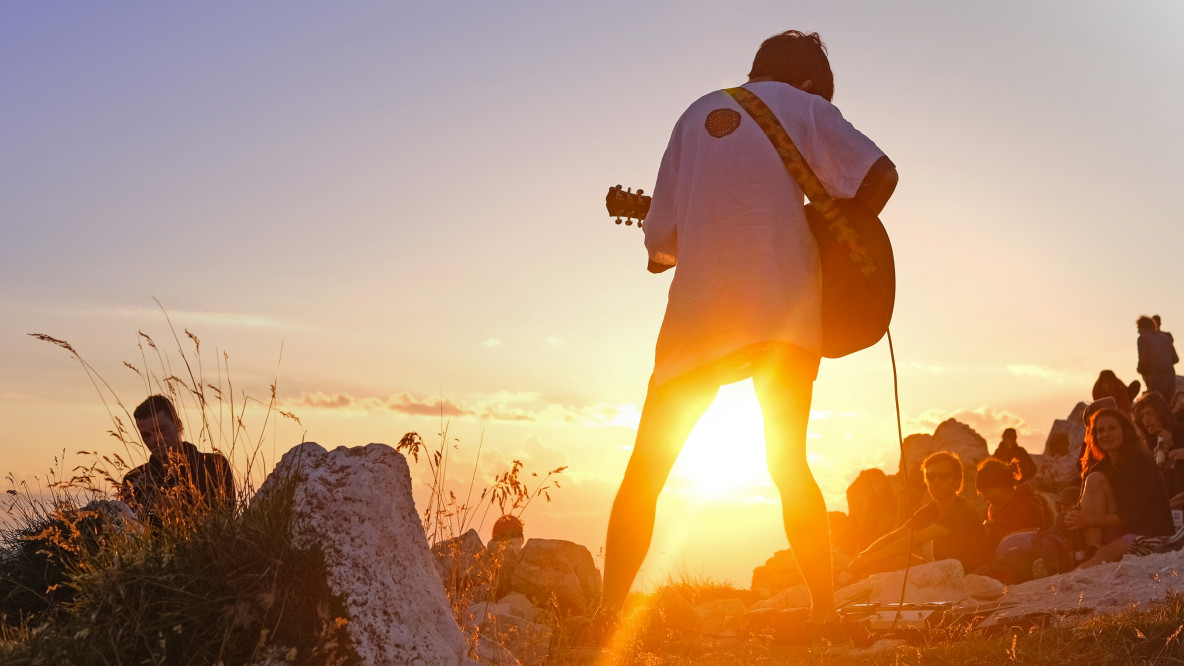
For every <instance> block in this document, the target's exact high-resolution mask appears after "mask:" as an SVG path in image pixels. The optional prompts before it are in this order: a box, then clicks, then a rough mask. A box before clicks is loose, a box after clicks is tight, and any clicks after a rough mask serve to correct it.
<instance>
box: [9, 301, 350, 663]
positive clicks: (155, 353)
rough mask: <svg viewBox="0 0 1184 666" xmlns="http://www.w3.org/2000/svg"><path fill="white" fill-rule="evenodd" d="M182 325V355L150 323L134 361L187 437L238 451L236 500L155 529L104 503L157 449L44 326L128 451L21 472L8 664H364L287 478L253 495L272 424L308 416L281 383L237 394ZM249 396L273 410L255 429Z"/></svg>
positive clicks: (13, 528) (15, 488) (12, 502)
mask: <svg viewBox="0 0 1184 666" xmlns="http://www.w3.org/2000/svg"><path fill="white" fill-rule="evenodd" d="M165 318H166V320H167V318H168V315H167V313H166V314H165ZM169 330H170V332H171V333H172V337H173V340H174V342H175V344H176V351H175V352H174V353H173V354H169V353H165V352H163V351H162V350H161V349H160V347H158V346H157V344H156V342H155V341H154V340H153V339H152V338H151V337H150V336H149V335H148V334H146V333H144V332H142V331H140V332H138V335H137V340H138V343H137V346H138V348H139V351H140V357H141V358H140V363H139V364H131V363H125V364H124V365H125V366H126V368H127V369H129V370H131V371H132V372H134V373H135V374H136V375H137V376H138V377H139V378H140V379H141V380H142V382H143V386H144V389H145V392H146V393H155V394H161V395H166V396H168V397H169V398H170V399H171V400H172V401H173V403H174V404H175V405H176V406H177V407H178V411H179V413H180V414H181V415H182V420H184V421H186V422H185V423H184V425H185V426H186V427H185V431H186V432H185V434H186V435H187V436H186V439H187V440H189V441H193V442H194V443H195V444H197V445H198V447H199V448H200V449H203V450H215V451H220V452H222V453H223V454H224V455H226V456H227V458H228V459H229V460H231V463H232V466H233V467H234V470H235V476H236V479H237V480H238V481H237V483H238V488H237V496H238V499H237V501H236V502H233V503H223V504H217V503H216V504H215V505H214V507H213V508H211V509H210V510H209V511H208V512H204V513H198V514H195V515H186V516H183V517H182V516H176V517H174V516H171V515H165V516H164V517H162V519H161V520H159V521H158V522H155V523H153V524H151V525H147V524H140V523H138V522H137V521H135V520H134V519H133V520H130V521H124V520H122V519H113V518H112V516H111V514H110V512H109V511H106V510H105V509H107V508H109V507H112V506H118V505H116V504H115V503H114V502H111V501H110V499H111V498H112V497H113V496H114V495H115V494H116V492H117V489H118V485H119V481H120V479H121V478H122V477H123V475H124V474H126V472H127V471H128V470H129V469H130V468H131V467H132V463H133V462H134V461H135V460H136V459H137V458H142V457H144V455H143V453H141V451H142V450H143V449H142V447H141V446H140V443H139V439H138V437H137V433H135V432H134V426H133V424H134V419H133V418H132V416H131V414H130V413H129V411H128V409H127V407H126V406H125V404H124V403H123V401H122V400H120V398H119V397H118V395H117V394H116V393H115V391H114V390H113V389H112V388H111V385H110V384H109V383H108V382H107V381H106V380H105V379H103V377H102V375H100V373H98V372H97V371H96V370H95V368H93V367H92V366H91V365H90V364H89V363H88V362H87V361H86V360H85V359H84V358H83V357H82V356H81V355H80V354H79V353H78V352H77V351H76V350H75V348H74V347H73V346H72V345H71V344H70V343H69V342H66V341H64V340H60V339H57V338H54V337H52V336H49V335H44V334H33V335H34V337H36V338H37V339H39V340H42V341H44V342H47V343H50V344H53V345H55V346H57V347H59V348H61V349H64V350H65V351H66V352H67V353H69V354H70V355H71V356H72V357H73V358H74V359H75V360H76V361H77V362H78V363H79V364H80V366H81V367H82V369H83V371H84V373H85V375H86V377H87V378H88V379H89V381H90V382H91V384H92V385H93V386H94V387H95V389H96V391H97V393H98V395H99V398H100V400H101V401H102V403H103V405H104V406H105V407H106V408H107V412H108V414H109V416H110V418H111V423H112V428H111V430H110V431H109V434H110V435H111V436H112V437H113V438H115V439H116V440H118V442H119V444H120V447H119V449H121V450H116V451H115V452H112V453H106V454H103V453H98V452H88V451H81V452H79V454H80V455H82V456H86V457H88V458H89V462H88V463H87V464H83V465H79V466H77V467H75V468H74V469H73V470H71V471H69V472H66V471H65V463H64V460H65V453H64V452H63V455H62V457H61V458H59V459H58V460H56V461H55V462H56V464H57V466H56V468H55V469H54V470H51V472H50V474H49V475H48V476H47V477H46V478H45V483H44V484H41V483H40V481H38V482H37V484H36V487H30V485H29V484H28V483H21V484H19V485H18V484H17V483H16V482H15V479H14V477H13V476H12V475H11V474H10V475H9V476H8V479H9V483H10V486H11V487H10V489H9V490H8V491H7V497H6V502H5V507H4V508H5V516H4V520H3V521H2V525H0V527H2V528H0V546H3V548H4V550H3V551H2V552H3V553H4V556H3V557H0V662H2V663H5V664H126V663H136V664H175V663H209V664H215V663H226V664H234V663H249V662H253V661H259V660H263V659H267V658H279V659H283V660H284V661H285V662H286V663H291V664H352V663H358V661H359V659H358V657H357V654H356V652H355V651H354V650H353V646H352V645H351V644H350V641H349V638H348V634H347V631H346V627H347V626H348V624H349V618H348V616H347V614H346V612H345V605H344V602H343V600H342V599H340V598H338V597H336V596H334V595H333V594H332V593H331V592H330V590H329V588H328V585H327V583H326V577H325V564H324V561H323V556H322V555H321V553H320V552H319V551H316V550H311V549H297V548H294V547H293V546H292V545H291V542H290V532H291V530H290V521H291V499H292V487H291V484H290V483H287V482H284V481H283V480H280V481H279V482H277V483H276V484H274V485H272V486H271V487H273V488H277V490H275V491H274V492H271V493H269V494H268V496H267V497H262V498H254V499H253V500H252V501H250V502H249V504H248V498H252V497H253V496H254V494H255V493H254V489H255V486H256V483H257V481H259V480H260V477H261V476H262V472H265V471H267V470H268V461H267V459H266V456H264V454H263V451H264V447H263V445H264V443H265V441H266V439H265V438H266V434H267V433H268V432H269V426H270V431H271V432H273V433H274V431H275V424H276V419H277V418H281V417H282V418H286V419H291V420H293V421H295V422H297V423H299V420H298V419H297V418H296V417H295V416H294V415H292V414H289V413H286V412H283V411H282V410H280V409H279V408H278V407H277V406H276V384H275V383H272V384H271V386H270V398H269V399H268V400H257V399H254V398H252V397H251V396H250V395H248V394H247V393H246V392H245V391H240V390H238V389H236V388H235V387H234V385H233V383H232V382H231V379H230V366H229V355H228V354H225V353H224V352H223V353H218V352H217V350H215V354H216V357H217V362H216V363H214V364H212V365H213V366H214V367H216V368H217V373H216V375H217V376H216V378H209V379H208V378H207V377H206V376H205V368H206V367H209V366H210V365H211V364H209V363H208V362H206V361H205V360H203V349H202V343H201V341H200V339H199V338H198V337H197V336H196V335H194V334H193V333H192V332H190V331H188V330H186V331H185V337H184V339H185V340H186V342H184V343H183V342H182V338H181V336H179V335H177V333H176V331H175V330H174V329H173V327H172V325H171V322H170V323H169ZM248 405H251V406H254V407H261V408H262V410H261V411H262V417H261V418H259V419H255V420H254V422H253V423H254V426H253V427H252V426H251V425H249V423H248V422H249V419H248ZM257 411H260V410H251V412H250V413H251V414H252V415H254V414H255V413H256V412H257ZM186 417H190V418H188V419H186ZM260 424H261V425H260ZM252 433H253V434H252ZM273 457H274V456H273ZM96 500H98V501H97V502H96Z"/></svg>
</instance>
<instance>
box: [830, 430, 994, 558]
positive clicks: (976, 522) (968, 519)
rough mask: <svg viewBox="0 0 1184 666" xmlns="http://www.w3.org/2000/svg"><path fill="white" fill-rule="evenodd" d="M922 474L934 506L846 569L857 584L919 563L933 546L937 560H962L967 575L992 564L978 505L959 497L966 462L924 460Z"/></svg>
mask: <svg viewBox="0 0 1184 666" xmlns="http://www.w3.org/2000/svg"><path fill="white" fill-rule="evenodd" d="M921 470H922V471H923V472H924V474H925V486H926V489H927V490H928V491H929V497H930V499H931V500H932V501H931V502H929V503H928V504H926V505H925V506H923V507H921V508H920V509H917V511H916V512H915V513H914V514H913V515H912V517H911V518H909V519H908V521H906V522H905V524H904V525H901V526H900V527H898V528H896V529H895V530H893V531H891V532H889V533H888V534H886V535H884V536H883V537H880V538H879V539H877V540H876V541H875V542H874V543H872V545H870V546H868V547H867V548H866V549H865V550H864V551H863V552H862V553H860V554H858V555H856V556H855V559H853V560H852V561H851V564H850V566H848V567H847V569H848V571H850V572H851V573H852V574H853V575H855V576H856V577H857V578H862V577H864V576H866V575H868V574H873V573H878V572H881V571H893V570H895V569H900V568H902V567H904V565H905V563H906V562H907V561H909V560H911V561H912V562H913V563H918V562H921V561H923V560H922V559H921V558H920V557H919V556H918V555H917V554H916V552H917V551H918V550H920V549H921V548H922V547H923V546H925V544H927V543H930V542H933V559H934V560H947V559H955V560H958V561H959V562H961V563H962V570H963V571H965V572H966V573H970V572H972V571H974V570H976V569H978V568H979V567H981V566H983V565H985V564H987V563H988V562H990V560H991V558H992V551H991V548H990V544H989V543H988V542H987V532H986V529H985V528H984V527H983V518H982V516H980V515H979V513H978V510H977V509H975V508H974V505H972V504H971V503H970V502H969V501H967V500H966V498H964V497H961V496H959V495H958V491H960V490H962V481H963V472H962V461H961V460H960V459H959V458H958V456H957V455H956V454H954V453H950V452H948V451H938V452H937V453H933V454H931V455H930V456H929V457H928V458H926V459H925V462H924V463H922V464H921ZM910 532H911V533H912V534H911V535H910ZM910 544H911V550H910Z"/></svg>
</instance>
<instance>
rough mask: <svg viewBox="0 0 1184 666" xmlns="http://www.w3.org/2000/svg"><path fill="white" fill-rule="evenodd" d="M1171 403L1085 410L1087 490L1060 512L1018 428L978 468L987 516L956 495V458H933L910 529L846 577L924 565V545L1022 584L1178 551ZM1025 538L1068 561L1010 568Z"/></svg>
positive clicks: (1178, 461)
mask: <svg viewBox="0 0 1184 666" xmlns="http://www.w3.org/2000/svg"><path fill="white" fill-rule="evenodd" d="M1168 405H1169V403H1168V401H1167V400H1165V399H1164V398H1163V397H1162V396H1161V395H1160V394H1158V393H1148V394H1145V395H1144V396H1142V397H1141V398H1140V399H1139V400H1137V401H1135V402H1134V405H1133V407H1132V408H1131V409H1132V412H1133V414H1134V420H1132V418H1131V417H1129V416H1128V415H1127V414H1125V413H1123V410H1121V409H1119V408H1118V406H1117V405H1116V404H1115V403H1114V401H1112V400H1109V399H1103V400H1099V401H1096V402H1094V403H1093V404H1091V405H1090V406H1089V407H1088V408H1087V409H1086V411H1085V415H1084V417H1083V418H1084V421H1085V424H1086V435H1085V446H1084V449H1083V452H1082V456H1081V461H1080V464H1081V487H1080V490H1079V492H1077V493H1076V496H1075V499H1076V501H1075V502H1073V501H1070V502H1069V503H1068V504H1067V505H1066V506H1065V507H1064V510H1063V511H1061V512H1060V513H1059V515H1058V513H1057V510H1056V508H1055V507H1054V505H1053V503H1052V502H1051V501H1049V500H1047V499H1045V498H1044V497H1042V496H1041V494H1040V493H1038V492H1036V491H1035V489H1034V488H1033V487H1032V484H1031V483H1030V481H1031V480H1032V478H1033V476H1034V475H1035V473H1036V465H1035V463H1034V462H1033V461H1032V458H1031V456H1029V455H1028V453H1027V452H1026V451H1024V449H1023V448H1022V447H1020V446H1019V445H1018V443H1017V442H1016V433H1015V431H1014V430H1013V429H1010V428H1009V429H1008V430H1007V431H1005V432H1004V436H1003V442H1002V443H1001V444H1000V446H999V448H998V449H996V451H995V453H994V455H993V456H992V457H990V458H987V459H986V460H983V461H982V462H981V463H980V464H979V465H978V467H977V470H976V476H975V479H974V480H975V486H976V489H977V492H978V494H979V495H980V496H981V497H982V499H983V500H985V502H986V504H987V510H986V516H985V518H986V520H984V517H983V516H982V515H981V514H980V513H979V510H978V509H977V508H976V507H975V505H974V504H972V503H971V502H970V501H969V500H968V499H966V498H965V497H962V496H961V495H959V494H958V493H959V492H960V491H961V490H962V488H963V481H964V478H963V476H964V472H963V465H962V461H961V460H960V459H959V458H958V456H957V455H956V454H954V453H950V452H948V451H938V452H936V453H933V454H931V455H930V456H929V457H928V458H926V459H925V461H924V462H923V463H922V466H921V469H922V473H923V475H924V480H925V486H926V489H927V491H928V500H929V501H928V502H927V503H925V504H924V506H922V507H921V508H919V509H917V510H916V512H914V513H913V514H912V516H911V517H910V518H909V519H908V520H906V521H905V523H904V524H903V525H901V526H899V527H897V528H896V529H894V530H892V531H891V532H889V533H888V534H885V535H884V536H882V537H880V538H878V539H876V540H875V541H873V542H872V543H871V545H869V546H867V547H866V548H864V549H863V550H862V551H861V552H859V553H858V554H857V555H855V556H854V558H853V559H852V560H851V561H850V563H849V564H848V565H847V566H846V567H844V568H841V569H840V571H839V578H840V580H842V581H850V580H856V579H859V578H862V577H865V576H867V575H870V574H872V573H878V572H882V571H892V570H896V569H900V568H903V567H904V566H905V565H906V564H910V563H912V564H916V563H920V562H923V561H925V560H926V558H922V557H921V556H920V552H921V551H922V549H924V551H925V552H926V553H927V554H930V555H931V558H932V559H933V560H942V559H956V560H959V561H960V562H961V563H962V567H963V570H964V571H965V572H966V573H980V574H985V575H991V576H994V577H997V578H1001V579H1003V580H1005V582H1022V580H1026V579H1028V578H1032V577H1038V576H1040V575H1047V574H1048V573H1057V572H1059V571H1065V570H1068V569H1070V568H1072V567H1089V566H1094V565H1097V564H1100V563H1102V562H1109V561H1116V560H1119V559H1121V558H1122V557H1123V556H1124V555H1126V554H1127V553H1128V552H1135V553H1137V554H1143V553H1148V552H1160V551H1165V550H1171V549H1175V548H1179V547H1180V546H1181V545H1184V530H1181V532H1179V533H1177V532H1176V527H1175V525H1174V523H1173V520H1172V513H1171V509H1170V506H1169V498H1170V497H1171V494H1170V493H1171V492H1173V491H1174V492H1181V491H1184V428H1182V424H1181V421H1180V420H1179V419H1177V418H1176V416H1175V414H1173V412H1172V410H1171V409H1170V408H1169V407H1168ZM1157 454H1158V455H1157ZM1177 475H1178V476H1177ZM1020 534H1024V535H1029V534H1030V535H1041V538H1047V539H1052V540H1054V541H1055V543H1056V545H1057V550H1058V551H1059V552H1060V553H1061V554H1062V557H1060V558H1059V559H1060V561H1059V562H1047V563H1045V564H1046V565H1047V567H1046V569H1044V572H1045V573H1036V574H1033V573H1032V572H1030V571H1029V572H1027V574H1026V575H1024V576H1019V575H1017V574H1016V573H1015V572H1014V570H1009V569H1008V567H1007V566H1003V565H1004V564H1007V563H1006V562H1001V558H1002V557H1003V556H1004V555H1005V553H1006V552H1007V551H1008V550H1009V549H1010V550H1014V549H1015V546H1016V544H1021V545H1022V546H1027V545H1028V544H1030V543H1032V540H1031V539H1029V540H1027V541H1024V540H1023V539H1020V538H1016V537H1017V536H1018V535H1020ZM1009 536H1012V537H1013V538H1011V539H1008V537H1009ZM1017 578H1020V580H1017Z"/></svg>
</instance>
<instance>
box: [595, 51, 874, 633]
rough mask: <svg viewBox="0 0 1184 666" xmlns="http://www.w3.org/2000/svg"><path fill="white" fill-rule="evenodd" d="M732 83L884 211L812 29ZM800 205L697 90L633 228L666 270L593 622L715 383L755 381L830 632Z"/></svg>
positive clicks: (638, 550)
mask: <svg viewBox="0 0 1184 666" xmlns="http://www.w3.org/2000/svg"><path fill="white" fill-rule="evenodd" d="M744 88H745V89H747V90H748V91H750V92H752V93H754V94H755V95H757V96H758V97H759V98H760V99H761V100H762V101H763V102H764V103H765V104H766V105H767V106H768V107H769V108H770V109H771V110H772V111H773V112H774V114H775V115H776V116H777V119H778V120H779V121H780V122H781V124H782V125H783V126H784V127H785V129H786V130H787V132H788V133H789V135H790V137H792V139H793V141H794V142H795V143H796V145H797V146H798V149H799V150H800V151H801V153H802V154H803V156H804V157H805V158H806V160H807V161H808V162H809V164H810V165H811V166H812V168H813V170H814V172H815V173H816V174H817V176H818V178H819V179H820V180H821V182H822V184H823V185H825V187H826V189H827V190H828V191H829V192H830V193H831V195H832V196H834V197H840V198H843V197H855V198H856V199H859V200H860V201H861V203H863V204H864V205H866V206H867V207H868V208H869V209H871V210H872V211H873V212H875V213H879V211H880V210H882V209H883V207H884V204H885V203H887V201H888V198H889V197H890V196H891V195H892V192H893V190H894V189H895V187H896V182H897V173H896V168H895V167H894V166H893V164H892V162H891V161H890V160H889V159H888V158H887V157H886V156H885V155H884V153H883V152H882V151H881V150H880V149H879V148H877V147H876V145H875V144H874V143H872V141H871V140H870V139H868V138H867V137H865V136H864V135H863V134H861V133H860V132H859V131H857V130H856V129H855V128H854V127H853V126H852V125H851V124H850V123H848V122H847V121H846V120H845V119H844V118H843V116H842V114H840V113H839V110H838V109H837V108H836V107H835V106H834V105H832V104H831V103H830V99H831V97H832V96H833V94H834V79H833V75H832V73H831V69H830V63H829V60H828V59H827V55H826V47H825V46H824V45H823V43H822V40H821V39H820V38H819V36H818V34H817V33H812V34H804V33H802V32H799V31H796V30H790V31H787V32H784V33H781V34H778V35H774V36H773V37H770V38H769V39H767V40H765V41H764V43H762V44H761V46H760V49H759V50H758V51H757V54H756V57H755V59H754V61H753V65H752V70H751V72H750V73H749V76H748V83H746V84H745V85H744ZM803 202H804V196H803V194H802V190H801V188H800V187H799V186H798V185H797V183H796V182H795V181H794V179H793V178H792V177H791V176H790V175H789V174H788V173H787V172H786V168H785V166H784V165H783V163H782V161H781V160H780V158H779V157H778V154H777V152H776V151H775V150H774V148H773V145H772V144H771V143H770V141H769V138H768V137H767V136H766V135H765V133H764V132H763V131H762V130H761V128H760V127H758V126H757V124H756V123H755V122H754V121H753V118H752V117H750V116H749V115H747V114H746V113H745V112H744V110H743V109H742V108H741V107H740V106H739V105H738V104H737V102H736V101H735V100H734V99H733V98H732V97H731V96H729V95H728V94H727V93H725V92H724V91H716V92H712V93H709V94H707V95H705V96H703V97H702V98H700V99H699V100H698V101H696V102H695V103H694V104H692V105H691V106H690V107H689V108H688V109H687V110H686V112H684V113H683V115H682V117H681V118H679V120H678V123H677V124H676V125H675V127H674V132H673V135H672V136H671V138H670V143H669V146H668V147H667V149H666V153H665V155H664V156H663V158H662V163H661V167H660V169H659V172H658V178H657V181H656V186H655V188H654V194H653V201H652V203H651V206H650V210H649V213H648V215H646V218H645V226H644V228H643V229H644V232H645V245H646V248H647V249H648V251H649V270H650V271H651V272H653V273H660V272H662V271H665V270H668V269H670V268H673V267H674V266H676V265H677V266H678V270H677V271H676V272H675V275H674V279H673V281H672V283H671V286H670V295H669V301H668V304H667V309H666V315H665V318H664V320H663V322H662V329H661V332H660V333H659V335H658V342H657V349H656V358H655V365H654V372H653V375H652V377H651V379H650V384H649V389H648V392H647V394H646V399H645V405H644V407H643V408H642V413H641V421H640V423H639V425H638V429H637V440H636V443H635V445H634V448H633V454H632V456H631V458H630V460H629V464H628V467H627V469H626V470H625V476H624V479H623V480H622V482H621V487H620V489H619V491H618V492H617V495H616V499H615V500H614V502H613V507H612V513H611V516H610V518H609V525H608V535H607V537H606V541H605V561H604V593H603V598H602V603H601V613H602V616H603V617H609V618H612V617H615V615H616V614H617V613H618V612H619V611H620V609H621V607H622V605H623V604H624V601H625V597H626V595H627V594H628V592H629V589H630V587H631V586H632V584H633V580H634V578H635V577H636V575H637V572H638V570H639V569H640V567H641V564H642V561H643V560H644V559H645V556H646V552H647V551H648V550H649V546H650V540H651V538H652V536H653V527H654V518H655V510H656V505H657V500H658V495H659V493H660V492H661V490H662V487H663V486H664V485H665V483H666V479H667V477H668V475H669V473H670V469H671V467H672V466H673V465H674V461H675V459H676V458H677V457H678V453H679V451H680V450H681V448H682V446H683V444H684V442H685V441H686V438H687V436H688V435H689V434H690V432H691V429H692V428H693V427H694V426H695V423H696V422H697V421H698V420H699V417H701V416H702V415H703V413H704V412H705V411H706V410H707V407H708V406H710V404H711V402H712V400H713V399H714V398H715V395H716V393H717V392H718V390H719V387H720V386H721V385H723V384H727V383H731V382H736V381H740V380H742V379H745V378H748V377H751V378H752V380H753V386H754V387H755V389H756V395H757V398H758V400H759V402H760V405H761V410H762V413H763V414H764V420H765V440H766V446H767V449H768V465H769V471H770V473H771V475H772V478H773V481H774V482H775V484H776V486H777V488H778V490H779V492H780V495H781V503H782V515H783V520H784V527H785V533H786V536H787V537H788V538H789V543H790V545H791V546H792V548H793V552H794V554H795V556H796V557H797V561H798V565H799V567H800V569H801V571H802V574H803V576H804V577H805V580H806V584H807V586H808V587H809V589H810V593H811V597H812V600H813V602H812V609H811V620H810V621H811V623H812V626H814V627H816V628H817V629H818V631H819V632H821V633H819V634H818V635H822V636H825V635H826V634H827V632H826V628H827V627H829V628H837V624H835V623H837V620H838V616H837V614H836V612H835V602H834V587H833V583H832V578H831V576H832V574H831V555H830V553H831V549H830V531H829V527H828V524H827V516H826V504H825V501H824V500H823V497H822V493H821V491H820V490H819V488H818V484H817V483H816V482H815V480H814V477H813V475H812V474H811V472H810V468H809V466H808V465H807V461H806V427H807V421H808V419H809V415H810V401H811V397H812V392H813V383H814V379H815V377H816V376H817V372H818V365H819V349H820V320H819V317H820V315H819V310H820V305H819V274H818V251H817V248H816V245H815V242H814V239H813V237H812V236H811V232H810V229H809V227H808V226H807V221H806V217H805V213H804V212H803ZM721 455H726V453H721Z"/></svg>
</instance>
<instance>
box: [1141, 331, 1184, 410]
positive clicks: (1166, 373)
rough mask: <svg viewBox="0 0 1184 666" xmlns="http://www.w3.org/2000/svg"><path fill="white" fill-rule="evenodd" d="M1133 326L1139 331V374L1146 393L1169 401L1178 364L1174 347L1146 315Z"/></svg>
mask: <svg viewBox="0 0 1184 666" xmlns="http://www.w3.org/2000/svg"><path fill="white" fill-rule="evenodd" d="M1135 326H1136V327H1137V328H1138V329H1139V341H1138V349H1139V374H1140V375H1142V376H1143V383H1144V384H1146V385H1147V390H1148V391H1155V392H1156V393H1159V394H1160V395H1162V396H1163V397H1164V400H1171V399H1172V396H1173V395H1175V393H1176V364H1177V363H1179V362H1180V357H1179V356H1178V355H1177V354H1176V346H1175V345H1174V344H1172V339H1171V338H1170V337H1168V336H1167V335H1166V334H1164V332H1163V331H1160V330H1159V327H1158V326H1156V325H1155V320H1154V319H1152V318H1151V317H1148V316H1147V315H1143V316H1141V317H1139V318H1138V319H1137V320H1135Z"/></svg>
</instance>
